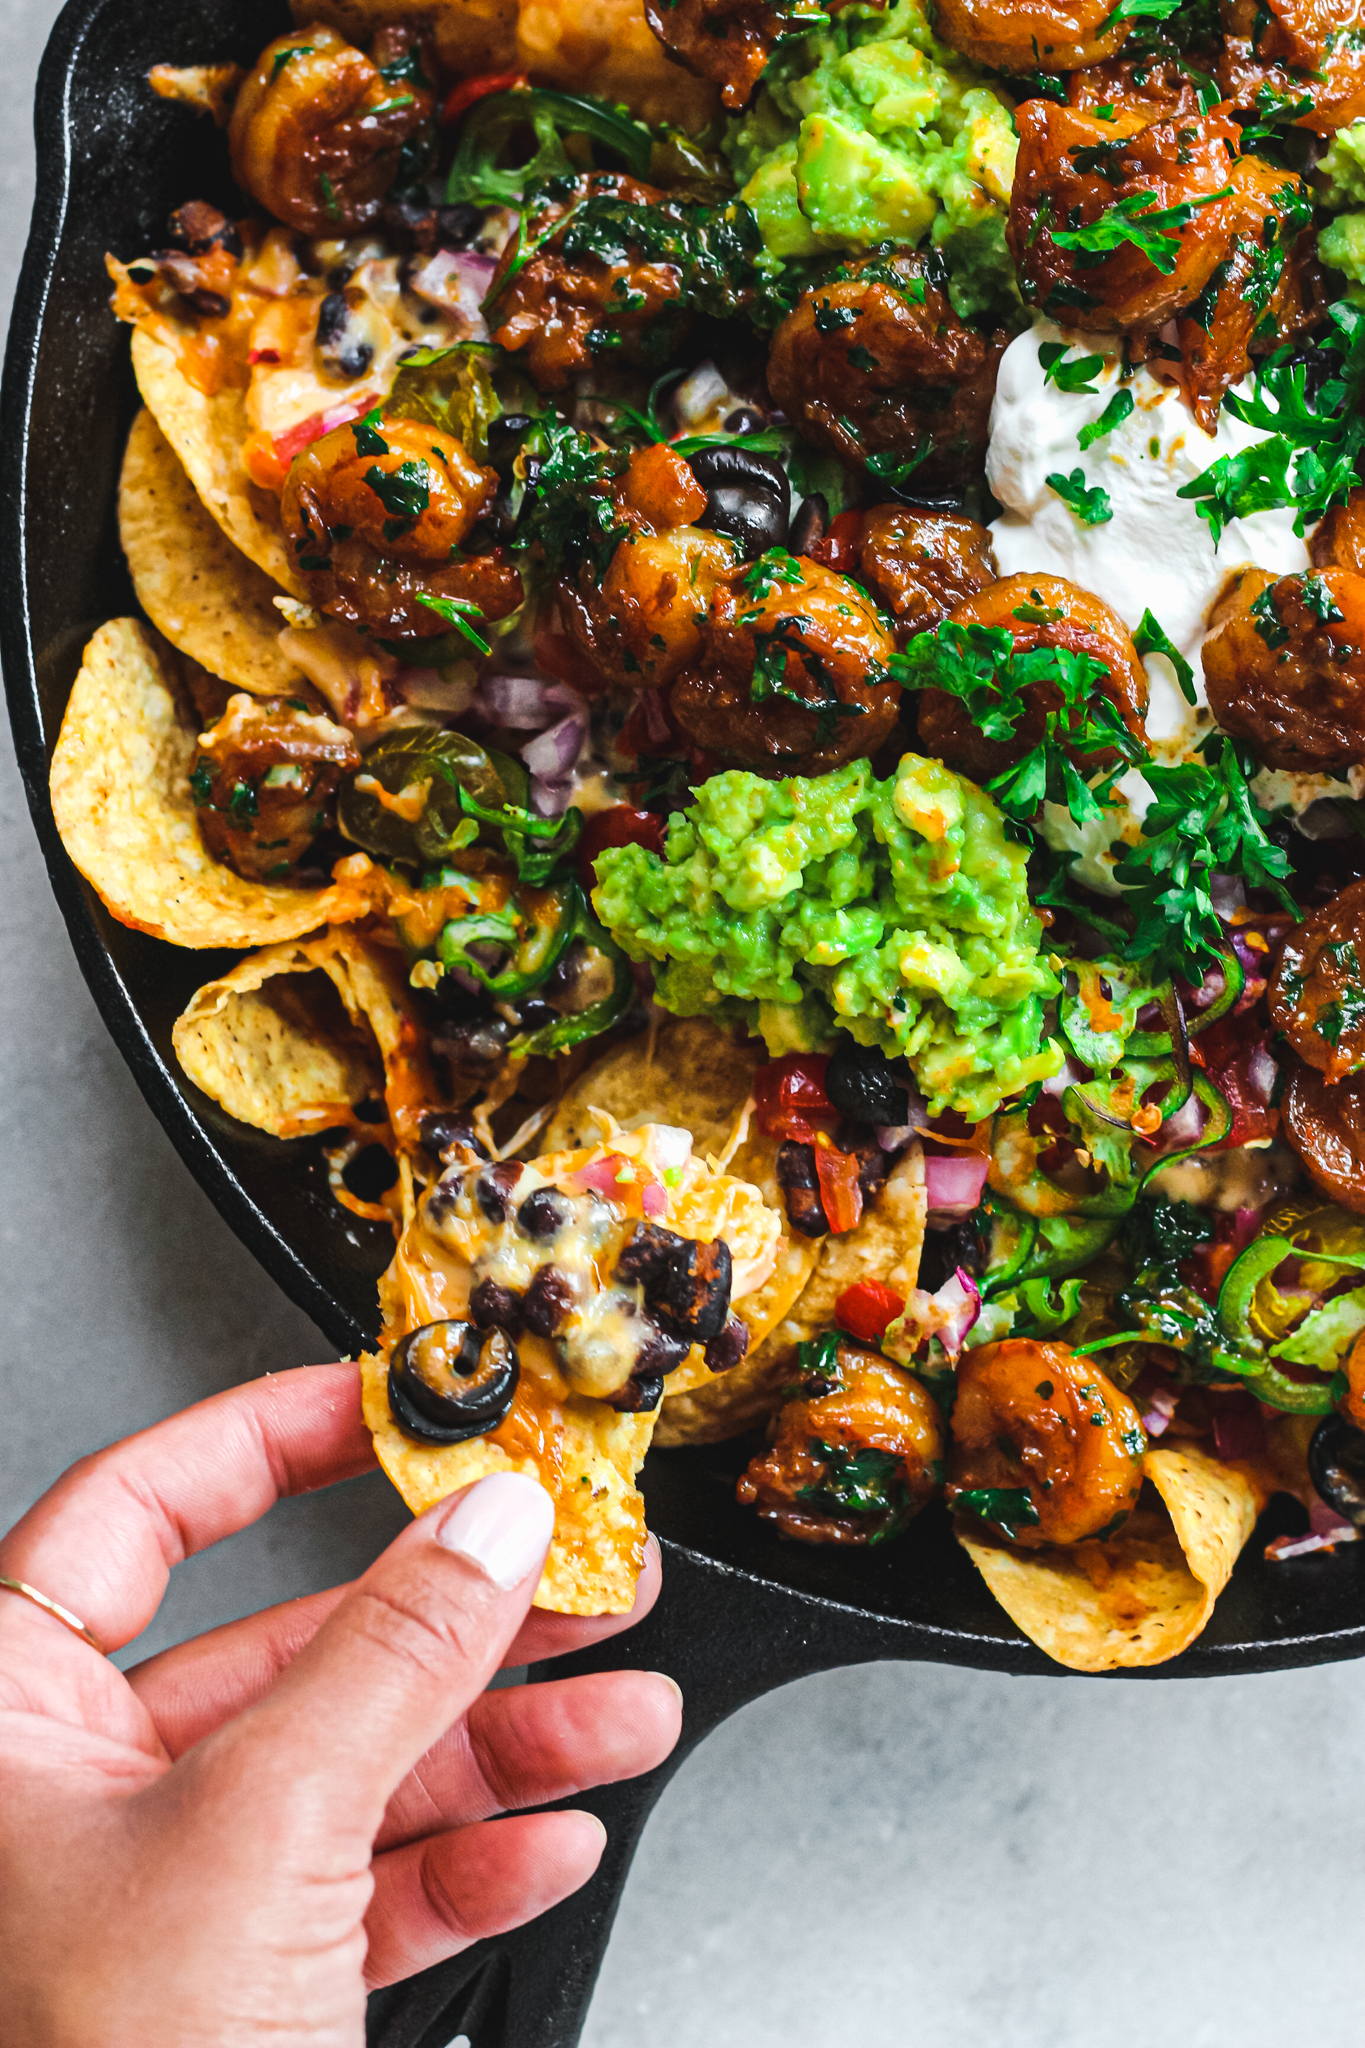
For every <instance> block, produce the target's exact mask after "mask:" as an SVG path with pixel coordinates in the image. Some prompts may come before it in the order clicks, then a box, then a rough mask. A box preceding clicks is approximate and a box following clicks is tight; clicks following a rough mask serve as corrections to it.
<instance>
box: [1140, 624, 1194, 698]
mask: <svg viewBox="0 0 1365 2048" xmlns="http://www.w3.org/2000/svg"><path fill="white" fill-rule="evenodd" d="M1133 645H1134V647H1136V649H1137V651H1138V653H1139V654H1164V655H1165V657H1166V659H1167V661H1169V663H1170V664H1171V667H1172V668H1173V669H1174V670H1175V679H1176V681H1177V682H1178V683H1179V685H1180V694H1181V696H1182V697H1183V698H1184V699H1185V702H1186V703H1187V704H1196V703H1198V701H1199V700H1198V698H1197V696H1196V695H1195V688H1194V670H1193V669H1192V668H1191V667H1190V664H1189V663H1188V662H1187V661H1186V659H1185V657H1184V655H1183V654H1182V653H1181V652H1180V649H1179V648H1178V647H1177V646H1176V644H1175V642H1174V640H1172V638H1171V636H1170V634H1169V633H1168V632H1167V631H1166V629H1165V627H1164V626H1163V625H1162V624H1161V621H1160V620H1159V619H1155V618H1153V616H1152V613H1151V611H1150V610H1148V611H1145V612H1144V613H1143V614H1142V618H1141V620H1140V621H1139V623H1138V628H1137V631H1136V632H1135V633H1134V635H1133Z"/></svg>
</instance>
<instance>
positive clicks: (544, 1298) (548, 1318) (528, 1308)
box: [521, 1266, 576, 1337]
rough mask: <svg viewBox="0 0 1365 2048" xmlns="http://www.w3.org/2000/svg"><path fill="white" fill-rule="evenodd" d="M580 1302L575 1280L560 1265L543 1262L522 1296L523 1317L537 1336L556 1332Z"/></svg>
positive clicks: (527, 1326)
mask: <svg viewBox="0 0 1365 2048" xmlns="http://www.w3.org/2000/svg"><path fill="white" fill-rule="evenodd" d="M575 1306H576V1303H575V1299H574V1290H573V1284H572V1282H571V1281H570V1280H569V1278H568V1276H567V1274H564V1273H561V1272H560V1270H559V1268H558V1266H542V1267H541V1269H540V1271H539V1272H538V1273H537V1274H536V1277H535V1279H534V1280H533V1281H532V1282H531V1284H530V1286H529V1287H528V1288H527V1290H526V1292H525V1294H524V1295H523V1296H522V1302H521V1319H522V1322H523V1323H524V1324H525V1325H526V1328H527V1329H528V1330H531V1331H533V1332H534V1334H535V1335H536V1336H537V1337H553V1336H555V1335H556V1334H557V1333H558V1332H559V1331H560V1330H561V1329H562V1328H563V1326H564V1324H565V1323H566V1322H567V1321H568V1320H569V1317H570V1316H571V1315H572V1313H573V1310H574V1308H575Z"/></svg>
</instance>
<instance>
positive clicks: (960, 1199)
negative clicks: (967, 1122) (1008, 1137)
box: [924, 1152, 990, 1223]
mask: <svg viewBox="0 0 1365 2048" xmlns="http://www.w3.org/2000/svg"><path fill="white" fill-rule="evenodd" d="M989 1166H990V1161H989V1160H988V1159H986V1158H984V1157H983V1155H982V1154H981V1153H980V1152H952V1153H948V1154H946V1155H945V1154H943V1153H939V1154H937V1155H935V1157H933V1158H931V1159H926V1160H925V1162H924V1187H925V1193H926V1195H927V1196H928V1201H929V1215H930V1217H931V1219H932V1218H934V1217H938V1218H940V1219H943V1218H947V1219H948V1220H949V1221H951V1222H955V1223H958V1222H961V1220H962V1219H963V1217H964V1216H970V1215H971V1213H972V1211H973V1210H974V1209H975V1208H976V1206H977V1204H978V1203H979V1202H980V1200H981V1190H982V1188H983V1187H984V1186H985V1185H986V1174H987V1171H988V1169H989Z"/></svg>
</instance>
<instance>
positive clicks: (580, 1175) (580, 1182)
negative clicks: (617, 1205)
mask: <svg viewBox="0 0 1365 2048" xmlns="http://www.w3.org/2000/svg"><path fill="white" fill-rule="evenodd" d="M625 1164H626V1162H625V1160H624V1159H622V1157H621V1154H620V1153H619V1152H608V1154H607V1156H606V1158H605V1159H594V1160H593V1161H592V1163H591V1165H589V1166H583V1167H580V1168H579V1170H578V1172H577V1173H576V1174H574V1176H573V1185H574V1187H575V1189H576V1190H577V1191H578V1193H579V1194H587V1193H588V1191H589V1189H591V1190H592V1192H593V1193H594V1194H598V1195H605V1196H606V1197H607V1198H608V1200H609V1201H619V1200H620V1197H621V1183H620V1182H619V1181H618V1180H617V1178H616V1176H617V1174H618V1173H619V1172H620V1171H621V1168H622V1167H623V1166H624V1165H625Z"/></svg>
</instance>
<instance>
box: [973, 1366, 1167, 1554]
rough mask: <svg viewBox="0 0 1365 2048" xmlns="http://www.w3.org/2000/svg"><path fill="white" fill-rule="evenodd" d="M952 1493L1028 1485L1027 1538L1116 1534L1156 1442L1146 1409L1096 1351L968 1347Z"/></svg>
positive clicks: (1023, 1536) (1064, 1539)
mask: <svg viewBox="0 0 1365 2048" xmlns="http://www.w3.org/2000/svg"><path fill="white" fill-rule="evenodd" d="M952 1429H953V1461H952V1478H951V1480H950V1482H949V1485H948V1501H949V1505H950V1506H951V1504H952V1502H953V1501H954V1500H956V1499H957V1497H958V1495H959V1494H962V1493H966V1492H969V1491H975V1490H977V1489H979V1488H988V1489H991V1490H1004V1491H1013V1490H1016V1489H1019V1488H1023V1489H1024V1490H1025V1491H1026V1492H1027V1494H1028V1497H1029V1500H1030V1502H1031V1503H1032V1506H1033V1509H1034V1511H1035V1513H1036V1514H1037V1517H1038V1519H1037V1522H1036V1524H1035V1525H1033V1526H1032V1527H1028V1528H1025V1529H1023V1530H1022V1531H1021V1532H1020V1533H1019V1535H1018V1536H1017V1537H1016V1541H1017V1542H1019V1543H1022V1544H1028V1545H1032V1546H1037V1545H1039V1544H1044V1543H1082V1542H1084V1541H1085V1540H1086V1538H1087V1537H1093V1536H1108V1535H1111V1534H1112V1533H1113V1531H1114V1529H1115V1528H1116V1527H1117V1526H1118V1524H1119V1523H1120V1522H1122V1521H1123V1520H1124V1518H1125V1517H1126V1516H1127V1515H1128V1514H1129V1513H1130V1511H1131V1510H1132V1509H1133V1508H1134V1507H1135V1506H1136V1504H1137V1497H1138V1494H1139V1492H1140V1491H1141V1489H1142V1454H1143V1452H1144V1450H1145V1449H1146V1447H1147V1440H1146V1437H1145V1435H1144V1433H1143V1428H1142V1422H1141V1420H1140V1418H1139V1416H1138V1412H1137V1409H1136V1408H1135V1407H1134V1406H1133V1404H1132V1402H1131V1401H1130V1400H1129V1399H1128V1397H1127V1395H1126V1394H1121V1393H1120V1392H1119V1390H1118V1388H1117V1387H1116V1386H1114V1385H1113V1384H1112V1382H1111V1381H1109V1380H1107V1379H1106V1378H1105V1377H1104V1374H1103V1373H1102V1372H1100V1371H1098V1370H1097V1368H1096V1367H1095V1366H1094V1365H1093V1364H1092V1362H1091V1361H1090V1359H1088V1358H1078V1357H1077V1356H1076V1355H1075V1353H1074V1352H1073V1351H1072V1350H1071V1349H1070V1347H1069V1346H1068V1345H1066V1344H1040V1343H1036V1342H1035V1341H1034V1340H1033V1339H1031V1338H1028V1337H1016V1338H1007V1339H1006V1340H1005V1341H1004V1342H1003V1343H1001V1344H983V1345H982V1346H981V1348H980V1349H979V1350H977V1351H968V1352H966V1353H965V1354H964V1356H963V1359H962V1363H961V1364H960V1365H959V1367H958V1372H957V1399H956V1400H955V1402H954V1403H953V1419H952Z"/></svg>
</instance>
